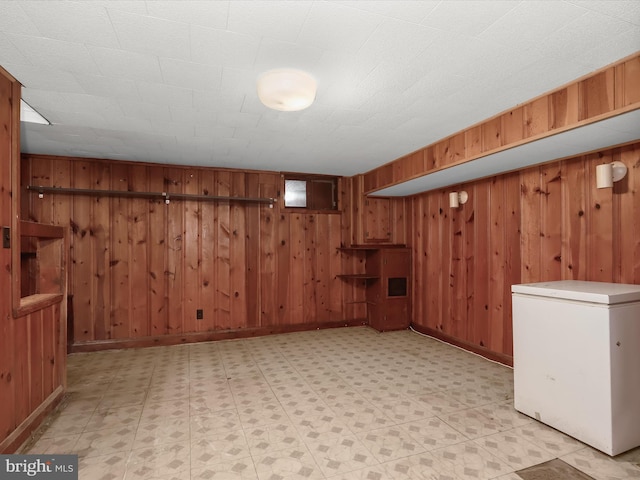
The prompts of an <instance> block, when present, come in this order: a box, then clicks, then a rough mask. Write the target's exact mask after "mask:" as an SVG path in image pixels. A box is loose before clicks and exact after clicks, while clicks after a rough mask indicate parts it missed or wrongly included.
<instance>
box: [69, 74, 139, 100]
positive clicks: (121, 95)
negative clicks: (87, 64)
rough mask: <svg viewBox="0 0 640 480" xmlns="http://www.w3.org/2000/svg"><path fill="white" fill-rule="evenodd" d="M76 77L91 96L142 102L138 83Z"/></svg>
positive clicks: (110, 77)
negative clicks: (137, 86) (137, 87)
mask: <svg viewBox="0 0 640 480" xmlns="http://www.w3.org/2000/svg"><path fill="white" fill-rule="evenodd" d="M74 77H75V79H76V80H77V81H78V83H79V84H80V85H82V88H83V89H84V91H85V92H86V93H88V94H89V95H96V96H101V97H113V98H115V99H117V100H131V101H140V95H138V90H137V89H136V82H134V81H133V80H129V79H128V78H124V77H118V76H109V77H107V76H104V75H86V74H79V73H76V74H74Z"/></svg>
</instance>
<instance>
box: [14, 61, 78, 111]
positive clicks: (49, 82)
mask: <svg viewBox="0 0 640 480" xmlns="http://www.w3.org/2000/svg"><path fill="white" fill-rule="evenodd" d="M2 66H3V67H4V68H5V69H6V70H7V71H8V72H9V73H10V74H11V75H13V76H14V77H15V78H16V79H17V80H18V81H19V82H20V83H21V84H22V85H23V86H24V87H26V88H33V89H39V90H50V91H52V92H79V93H83V92H84V89H83V88H82V86H81V85H80V84H79V83H78V82H77V80H76V79H75V77H74V76H73V74H71V73H69V72H65V71H62V70H59V69H57V68H54V67H48V66H44V65H40V66H35V65H16V64H11V63H6V64H3V65H2ZM32 106H33V105H32ZM33 107H34V108H35V106H33Z"/></svg>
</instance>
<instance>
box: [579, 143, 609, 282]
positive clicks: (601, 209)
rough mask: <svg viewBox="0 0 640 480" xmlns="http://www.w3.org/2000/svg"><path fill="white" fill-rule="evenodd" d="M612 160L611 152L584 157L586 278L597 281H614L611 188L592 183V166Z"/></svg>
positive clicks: (594, 167) (593, 176)
mask: <svg viewBox="0 0 640 480" xmlns="http://www.w3.org/2000/svg"><path fill="white" fill-rule="evenodd" d="M612 161H613V152H612V151H607V152H602V153H600V154H593V155H588V156H587V157H586V168H585V170H586V178H587V179H590V180H591V184H590V188H589V189H588V190H587V194H588V197H587V235H586V241H587V251H588V252H589V253H588V264H587V279H588V280H592V281H598V282H613V281H614V265H613V250H612V249H613V232H614V227H613V217H614V215H613V189H612V188H595V186H594V182H595V178H596V175H595V173H596V166H597V165H599V164H601V163H610V162H612Z"/></svg>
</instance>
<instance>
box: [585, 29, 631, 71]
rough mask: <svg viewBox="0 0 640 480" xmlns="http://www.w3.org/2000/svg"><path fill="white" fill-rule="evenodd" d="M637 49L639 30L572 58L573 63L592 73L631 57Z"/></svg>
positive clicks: (619, 36) (614, 38) (629, 31)
mask: <svg viewBox="0 0 640 480" xmlns="http://www.w3.org/2000/svg"><path fill="white" fill-rule="evenodd" d="M639 47H640V29H631V30H628V31H626V32H624V33H622V34H620V35H618V36H616V37H613V38H611V39H609V40H608V41H606V42H603V43H601V44H600V45H597V46H595V47H593V48H592V49H591V50H588V51H585V52H582V53H581V54H580V55H578V56H576V57H575V58H574V61H575V62H578V63H580V64H581V65H587V66H588V67H589V71H593V70H597V69H599V68H602V67H604V66H606V65H609V64H610V63H613V62H614V61H616V60H619V59H622V58H625V57H627V56H629V55H633V54H634V53H636V52H638V49H639Z"/></svg>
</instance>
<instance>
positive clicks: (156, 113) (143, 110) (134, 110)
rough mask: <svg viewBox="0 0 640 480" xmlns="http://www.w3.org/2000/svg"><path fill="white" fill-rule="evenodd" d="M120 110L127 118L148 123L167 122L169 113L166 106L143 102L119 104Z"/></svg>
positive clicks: (169, 117) (169, 116)
mask: <svg viewBox="0 0 640 480" xmlns="http://www.w3.org/2000/svg"><path fill="white" fill-rule="evenodd" d="M120 108H121V109H122V112H123V113H124V115H125V116H127V117H136V118H143V119H148V120H149V121H152V122H153V121H154V120H160V121H165V122H166V121H169V120H170V119H171V112H170V111H169V106H168V105H166V104H163V105H161V104H157V103H145V102H130V101H126V102H120Z"/></svg>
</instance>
